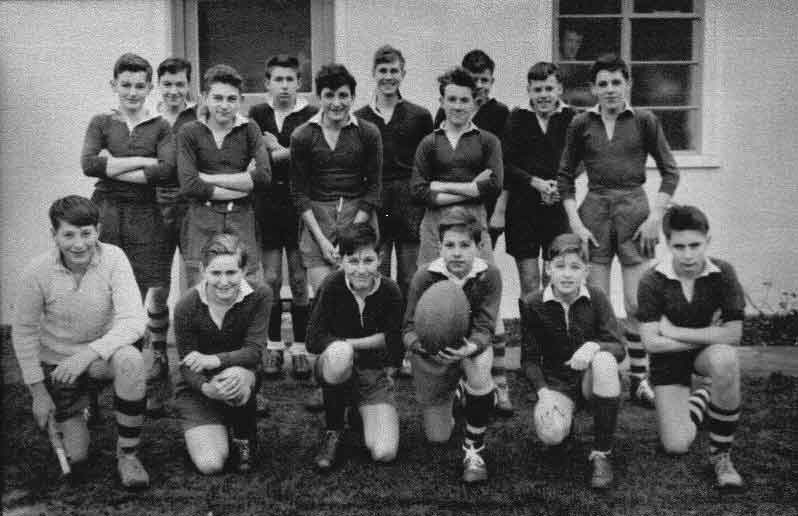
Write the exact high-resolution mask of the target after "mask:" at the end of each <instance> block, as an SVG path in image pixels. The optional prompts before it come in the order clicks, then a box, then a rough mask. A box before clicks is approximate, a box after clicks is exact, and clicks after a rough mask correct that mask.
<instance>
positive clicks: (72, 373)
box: [52, 348, 100, 384]
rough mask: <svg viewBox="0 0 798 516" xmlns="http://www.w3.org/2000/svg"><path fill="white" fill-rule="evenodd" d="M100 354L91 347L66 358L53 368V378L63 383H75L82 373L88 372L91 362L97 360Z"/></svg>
mask: <svg viewBox="0 0 798 516" xmlns="http://www.w3.org/2000/svg"><path fill="white" fill-rule="evenodd" d="M99 356H100V355H98V354H97V352H96V351H94V350H93V349H91V348H86V349H84V350H83V351H80V352H78V353H75V354H74V355H72V356H71V357H69V358H65V359H64V360H63V361H61V363H60V364H58V367H56V368H55V369H53V374H52V377H53V380H55V381H56V382H61V383H69V384H71V383H75V381H76V380H77V379H78V377H79V376H80V375H82V374H83V373H84V372H86V369H88V367H89V364H91V363H92V362H94V361H95V360H97V358H98V357H99Z"/></svg>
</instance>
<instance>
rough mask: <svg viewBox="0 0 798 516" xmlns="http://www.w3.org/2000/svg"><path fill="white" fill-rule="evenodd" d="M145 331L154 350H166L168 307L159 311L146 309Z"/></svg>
mask: <svg viewBox="0 0 798 516" xmlns="http://www.w3.org/2000/svg"><path fill="white" fill-rule="evenodd" d="M147 317H148V318H149V319H148V320H147V331H148V332H149V334H150V343H151V344H152V349H153V350H154V351H165V350H166V335H167V334H168V333H169V309H168V308H167V309H165V310H163V311H160V312H151V311H149V310H147Z"/></svg>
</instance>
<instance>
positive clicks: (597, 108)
mask: <svg viewBox="0 0 798 516" xmlns="http://www.w3.org/2000/svg"><path fill="white" fill-rule="evenodd" d="M625 105H626V107H624V108H623V111H621V113H626V112H627V111H628V112H629V113H631V114H633V115H634V114H635V110H634V109H633V108H632V106H631V105H630V104H629V103H628V102H625ZM587 112H588V113H594V114H596V115H600V114H601V105H600V104H596V105H595V106H593V107H592V108H588V110H587ZM618 114H620V113H618Z"/></svg>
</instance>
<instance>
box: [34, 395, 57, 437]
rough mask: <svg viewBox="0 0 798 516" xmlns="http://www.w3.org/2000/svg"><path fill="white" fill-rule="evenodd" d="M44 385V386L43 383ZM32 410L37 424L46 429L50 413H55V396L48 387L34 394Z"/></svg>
mask: <svg viewBox="0 0 798 516" xmlns="http://www.w3.org/2000/svg"><path fill="white" fill-rule="evenodd" d="M42 387H44V386H43V385H42ZM32 412H33V419H34V420H35V421H36V424H37V425H38V426H39V428H41V429H44V427H46V426H47V420H48V419H49V418H50V414H53V413H55V403H53V398H52V397H51V396H50V393H49V392H47V390H46V389H44V388H42V389H40V390H37V391H36V393H35V394H34V395H33V405H32Z"/></svg>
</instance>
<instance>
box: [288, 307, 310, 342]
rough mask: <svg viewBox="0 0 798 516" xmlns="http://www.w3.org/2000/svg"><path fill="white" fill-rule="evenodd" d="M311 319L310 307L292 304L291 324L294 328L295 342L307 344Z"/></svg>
mask: <svg viewBox="0 0 798 516" xmlns="http://www.w3.org/2000/svg"><path fill="white" fill-rule="evenodd" d="M309 319H310V306H309V305H298V304H296V303H292V304H291V322H292V325H293V326H294V341H295V342H301V343H304V342H305V338H306V337H307V334H308V320H309Z"/></svg>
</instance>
